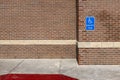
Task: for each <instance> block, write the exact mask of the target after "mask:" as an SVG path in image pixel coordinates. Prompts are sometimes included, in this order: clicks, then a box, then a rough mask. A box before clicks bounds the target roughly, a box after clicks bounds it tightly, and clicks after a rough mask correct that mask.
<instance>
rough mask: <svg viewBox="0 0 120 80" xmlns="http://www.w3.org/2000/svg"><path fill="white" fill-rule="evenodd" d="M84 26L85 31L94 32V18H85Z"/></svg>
mask: <svg viewBox="0 0 120 80" xmlns="http://www.w3.org/2000/svg"><path fill="white" fill-rule="evenodd" d="M85 24H86V30H94V29H95V17H94V16H87V17H86V21H85Z"/></svg>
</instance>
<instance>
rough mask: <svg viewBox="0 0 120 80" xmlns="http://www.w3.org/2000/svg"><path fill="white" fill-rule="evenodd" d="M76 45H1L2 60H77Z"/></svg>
mask: <svg viewBox="0 0 120 80" xmlns="http://www.w3.org/2000/svg"><path fill="white" fill-rule="evenodd" d="M75 57H76V45H0V58H1V59H44V58H50V59H57V58H62V59H64V58H75Z"/></svg>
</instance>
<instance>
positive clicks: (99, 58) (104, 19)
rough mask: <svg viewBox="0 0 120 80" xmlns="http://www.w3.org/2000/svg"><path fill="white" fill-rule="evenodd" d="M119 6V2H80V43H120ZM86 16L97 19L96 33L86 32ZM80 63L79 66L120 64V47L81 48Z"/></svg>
mask: <svg viewBox="0 0 120 80" xmlns="http://www.w3.org/2000/svg"><path fill="white" fill-rule="evenodd" d="M119 4H120V1H119V0H78V15H79V16H78V41H79V42H120V9H119V8H120V5H119ZM86 16H94V17H95V30H94V31H86V30H85V17H86ZM94 45H95V44H94ZM106 46H107V45H106ZM78 62H79V64H120V47H118V48H117V49H116V48H114V46H113V48H112V47H111V48H109V47H105V48H103V47H100V48H95V47H94V48H92V47H88V48H84V47H83V48H79V49H78Z"/></svg>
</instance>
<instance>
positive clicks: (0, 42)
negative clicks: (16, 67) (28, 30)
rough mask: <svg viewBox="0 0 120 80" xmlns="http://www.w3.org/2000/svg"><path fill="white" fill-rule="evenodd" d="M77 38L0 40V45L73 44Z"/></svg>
mask: <svg viewBox="0 0 120 80" xmlns="http://www.w3.org/2000/svg"><path fill="white" fill-rule="evenodd" d="M72 44H76V40H0V45H72Z"/></svg>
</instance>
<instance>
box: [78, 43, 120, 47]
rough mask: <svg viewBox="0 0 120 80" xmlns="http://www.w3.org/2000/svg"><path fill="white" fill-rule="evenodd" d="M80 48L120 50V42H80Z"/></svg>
mask: <svg viewBox="0 0 120 80" xmlns="http://www.w3.org/2000/svg"><path fill="white" fill-rule="evenodd" d="M78 48H120V42H78Z"/></svg>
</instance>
